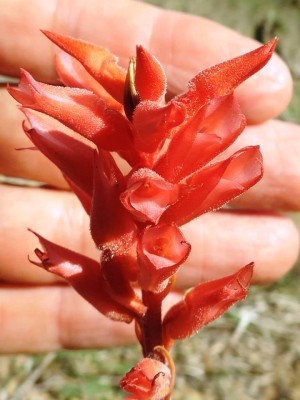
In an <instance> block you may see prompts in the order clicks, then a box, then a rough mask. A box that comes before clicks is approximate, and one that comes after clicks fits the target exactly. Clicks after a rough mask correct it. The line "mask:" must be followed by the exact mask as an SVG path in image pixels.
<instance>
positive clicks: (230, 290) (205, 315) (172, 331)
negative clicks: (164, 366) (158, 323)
mask: <svg viewBox="0 0 300 400" xmlns="http://www.w3.org/2000/svg"><path fill="white" fill-rule="evenodd" d="M253 266H254V264H253V263H250V264H248V265H246V266H245V267H243V268H242V269H240V270H239V271H237V272H236V273H235V274H232V275H229V276H227V277H225V278H221V279H217V280H214V281H210V282H205V283H201V284H199V285H197V286H195V287H194V288H193V289H191V290H190V291H188V292H187V294H186V295H185V296H184V298H183V300H182V301H180V302H179V303H177V304H175V305H174V306H173V307H172V308H171V309H170V310H169V311H168V313H167V314H166V316H165V318H164V321H163V335H164V346H165V347H167V348H169V347H170V345H172V342H173V341H174V340H177V339H185V338H187V337H189V336H191V335H193V334H194V333H196V332H197V331H198V330H199V329H200V328H202V327H203V326H204V325H206V324H208V323H210V322H212V321H214V320H215V319H216V318H218V317H220V316H221V315H222V314H223V313H224V312H225V311H226V310H227V309H228V308H229V307H230V306H232V305H233V304H234V303H236V302H237V301H239V300H242V299H244V298H245V297H246V295H247V289H248V287H249V285H250V281H251V278H252V273H253Z"/></svg>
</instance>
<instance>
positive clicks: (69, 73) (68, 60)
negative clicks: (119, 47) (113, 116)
mask: <svg viewBox="0 0 300 400" xmlns="http://www.w3.org/2000/svg"><path fill="white" fill-rule="evenodd" d="M55 68H56V72H57V74H58V76H59V78H60V80H61V82H62V83H63V84H64V85H65V86H70V87H77V88H82V89H88V90H90V91H91V92H93V93H95V94H96V95H97V96H99V97H101V99H103V100H104V101H105V104H106V105H107V106H108V107H109V108H112V109H114V110H117V111H120V112H122V111H123V106H122V104H120V103H119V102H118V101H116V100H115V99H114V98H113V97H112V96H111V95H110V94H109V93H108V92H107V91H106V90H105V89H104V87H103V86H102V85H100V83H99V82H98V81H96V79H94V78H93V77H92V76H91V75H90V74H89V73H88V72H87V70H86V69H85V68H84V67H83V66H82V65H81V64H80V63H79V61H77V60H76V59H75V58H73V57H72V56H70V55H69V54H68V53H65V52H64V51H61V52H59V53H58V54H56V57H55Z"/></svg>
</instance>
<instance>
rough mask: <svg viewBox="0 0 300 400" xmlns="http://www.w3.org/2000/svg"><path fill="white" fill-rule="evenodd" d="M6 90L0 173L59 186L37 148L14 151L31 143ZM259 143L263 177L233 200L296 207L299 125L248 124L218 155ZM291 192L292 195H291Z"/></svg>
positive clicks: (1, 103) (0, 94)
mask: <svg viewBox="0 0 300 400" xmlns="http://www.w3.org/2000/svg"><path fill="white" fill-rule="evenodd" d="M7 97H8V94H7V93H5V92H4V91H1V90H0V109H1V108H2V110H3V113H4V114H3V117H2V120H1V122H2V127H3V134H1V135H0V146H1V153H0V173H2V174H6V175H9V176H17V177H24V178H28V179H32V180H38V181H42V182H46V183H48V184H50V185H54V186H57V187H60V188H66V187H67V186H66V183H65V181H64V179H63V178H62V176H61V174H60V172H59V171H58V169H57V168H56V167H55V166H54V165H53V164H52V163H51V162H50V161H49V160H47V159H46V158H45V157H44V156H43V155H42V154H41V153H40V152H38V151H29V150H25V151H16V150H15V149H16V148H22V147H27V146H31V143H30V142H29V140H28V138H27V137H26V135H25V134H24V132H23V131H22V130H21V121H22V119H23V115H21V114H22V113H20V112H19V110H17V109H16V108H15V105H14V104H13V103H10V102H6V101H5V100H6V99H7ZM257 144H259V145H260V147H261V151H262V153H263V158H264V170H265V173H264V177H263V179H262V181H261V182H259V184H258V185H255V186H254V188H252V189H251V190H250V191H248V192H247V193H245V194H244V195H243V196H241V197H239V198H238V199H237V200H236V201H235V202H234V203H233V204H234V205H235V206H239V207H244V208H259V209H260V208H262V209H278V210H293V211H298V210H300V164H299V159H300V127H299V126H298V125H295V124H291V123H287V122H282V121H277V120H272V121H268V122H266V123H264V124H261V125H257V126H256V125H255V126H249V127H247V128H246V130H245V131H244V132H243V133H242V135H241V136H240V138H239V139H238V140H237V141H236V142H235V144H234V145H233V146H232V147H231V148H229V149H228V151H227V152H225V153H224V154H221V157H222V158H224V157H225V156H229V155H231V154H233V152H234V151H236V150H238V149H240V148H242V147H244V146H249V145H257ZM291 194H292V195H291Z"/></svg>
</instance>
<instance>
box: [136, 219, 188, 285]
mask: <svg viewBox="0 0 300 400" xmlns="http://www.w3.org/2000/svg"><path fill="white" fill-rule="evenodd" d="M190 250H191V246H190V244H189V243H188V242H187V241H186V240H185V238H184V236H183V235H182V233H181V232H180V230H179V229H178V228H177V227H176V226H175V225H167V224H163V225H156V226H148V227H146V228H145V230H144V232H143V234H142V236H141V237H140V239H139V242H138V249H137V252H138V261H139V265H140V274H139V282H140V285H141V288H142V289H143V290H145V291H150V292H162V291H163V290H164V289H165V288H166V286H167V285H168V278H170V277H171V276H172V275H174V273H175V272H176V271H177V270H178V268H179V267H180V265H181V264H182V263H183V262H184V261H185V260H186V258H187V257H188V255H189V253H190Z"/></svg>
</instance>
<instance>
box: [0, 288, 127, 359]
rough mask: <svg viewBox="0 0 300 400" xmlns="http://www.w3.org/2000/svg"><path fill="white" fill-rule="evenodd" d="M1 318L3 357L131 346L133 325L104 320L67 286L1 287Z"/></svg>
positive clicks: (0, 341)
mask: <svg viewBox="0 0 300 400" xmlns="http://www.w3.org/2000/svg"><path fill="white" fill-rule="evenodd" d="M0 316H1V331H0V353H2V354H3V353H4V354H5V353H6V354H9V353H27V352H28V353H36V352H45V351H50V350H57V349H60V348H68V349H70V348H72V349H76V348H101V347H105V348H106V347H113V346H117V345H126V344H130V343H133V342H134V329H133V326H132V325H127V324H125V323H121V322H115V321H111V320H110V319H108V318H106V317H104V316H103V315H102V314H100V313H99V312H98V311H97V310H96V309H95V308H93V307H92V306H91V305H90V304H89V303H88V302H86V301H84V300H83V299H82V298H81V297H80V296H79V295H78V294H77V293H76V292H75V291H74V290H73V288H70V287H68V286H48V287H23V288H22V287H19V288H15V289H13V288H10V287H5V286H4V287H0Z"/></svg>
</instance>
